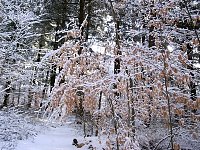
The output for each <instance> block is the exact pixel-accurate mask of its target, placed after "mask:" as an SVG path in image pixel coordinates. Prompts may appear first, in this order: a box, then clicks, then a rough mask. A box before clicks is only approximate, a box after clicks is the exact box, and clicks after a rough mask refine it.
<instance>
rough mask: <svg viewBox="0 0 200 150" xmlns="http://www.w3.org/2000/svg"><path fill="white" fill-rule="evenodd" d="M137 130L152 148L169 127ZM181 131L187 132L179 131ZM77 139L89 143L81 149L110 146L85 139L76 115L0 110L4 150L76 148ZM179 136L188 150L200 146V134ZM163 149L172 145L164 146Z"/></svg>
mask: <svg viewBox="0 0 200 150" xmlns="http://www.w3.org/2000/svg"><path fill="white" fill-rule="evenodd" d="M198 130H199V129H198ZM137 132H138V133H137V135H138V136H137V140H138V141H139V142H140V144H142V145H143V146H144V145H146V147H149V148H148V149H151V148H150V147H151V146H152V145H149V143H150V141H153V143H154V144H153V145H154V146H155V144H156V143H158V141H159V140H160V139H162V138H165V137H166V136H167V135H166V133H167V131H166V129H165V128H163V127H161V124H159V123H158V122H154V125H153V126H152V127H150V128H143V129H141V128H140V129H138V131H137ZM177 132H178V133H181V132H186V131H185V130H177ZM146 135H151V136H146ZM73 139H77V140H78V141H79V143H87V144H85V145H84V146H83V147H82V148H79V149H80V150H88V149H89V147H90V145H92V146H93V147H96V148H97V150H102V148H103V147H105V145H106V143H105V141H106V140H105V139H103V138H101V139H99V138H98V137H86V138H84V137H83V132H82V128H80V125H79V124H76V123H75V118H74V117H68V119H67V120H66V121H65V122H64V123H59V122H49V121H47V120H46V119H39V118H37V115H35V114H34V113H31V110H29V111H22V110H20V109H8V110H4V111H0V150H76V149H77V148H76V147H75V146H74V145H72V141H73ZM175 139H176V141H177V142H178V143H180V144H181V146H182V147H184V150H186V149H187V150H199V149H200V142H199V141H200V137H198V138H197V139H196V140H192V137H191V136H189V134H188V133H185V134H184V135H183V134H181V136H177V137H176V138H175ZM89 141H90V142H89ZM99 141H101V142H100V143H101V144H100V143H99ZM164 143H165V142H164ZM162 145H163V144H162ZM164 145H168V143H167V142H166V144H164ZM160 149H163V150H165V149H168V148H164V147H160Z"/></svg>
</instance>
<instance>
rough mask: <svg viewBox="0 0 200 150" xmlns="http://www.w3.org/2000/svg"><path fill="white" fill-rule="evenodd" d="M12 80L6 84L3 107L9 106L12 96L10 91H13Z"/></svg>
mask: <svg viewBox="0 0 200 150" xmlns="http://www.w3.org/2000/svg"><path fill="white" fill-rule="evenodd" d="M10 84H11V82H10V81H6V85H5V89H6V90H5V95H4V101H3V105H2V106H1V108H3V107H8V105H9V97H10V92H11V87H10Z"/></svg>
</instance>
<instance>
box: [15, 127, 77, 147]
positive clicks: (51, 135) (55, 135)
mask: <svg viewBox="0 0 200 150" xmlns="http://www.w3.org/2000/svg"><path fill="white" fill-rule="evenodd" d="M74 138H77V139H78V137H77V136H76V132H75V129H72V128H70V127H68V126H60V127H56V128H55V127H51V128H50V129H48V130H47V131H45V132H44V133H41V134H39V135H38V136H37V137H36V138H35V139H34V140H25V141H21V142H20V143H19V144H18V146H17V148H16V150H75V149H76V147H75V146H74V145H72V140H73V139H74Z"/></svg>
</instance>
